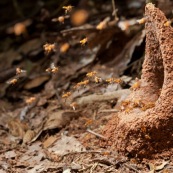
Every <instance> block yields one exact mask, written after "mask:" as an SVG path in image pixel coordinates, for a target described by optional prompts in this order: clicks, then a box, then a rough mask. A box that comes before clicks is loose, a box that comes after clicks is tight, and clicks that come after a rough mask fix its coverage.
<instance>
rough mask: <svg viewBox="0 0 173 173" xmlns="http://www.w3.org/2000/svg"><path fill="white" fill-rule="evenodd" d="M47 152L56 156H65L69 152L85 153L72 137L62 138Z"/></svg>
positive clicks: (82, 147) (83, 148)
mask: <svg viewBox="0 0 173 173" xmlns="http://www.w3.org/2000/svg"><path fill="white" fill-rule="evenodd" d="M48 150H49V152H53V153H55V154H57V155H61V156H63V155H65V154H68V153H70V152H81V151H85V150H86V149H85V147H84V146H82V145H81V143H80V142H79V141H78V140H77V139H76V138H74V137H69V136H65V135H64V136H62V137H61V139H60V140H58V141H56V142H55V143H54V145H53V147H51V148H49V149H48Z"/></svg>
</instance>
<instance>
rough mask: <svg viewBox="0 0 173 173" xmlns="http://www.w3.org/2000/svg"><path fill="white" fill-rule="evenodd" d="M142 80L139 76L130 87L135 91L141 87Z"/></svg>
mask: <svg viewBox="0 0 173 173" xmlns="http://www.w3.org/2000/svg"><path fill="white" fill-rule="evenodd" d="M140 85H141V82H140V80H139V79H138V78H136V79H135V83H134V84H133V85H132V86H131V87H130V89H131V90H133V91H135V90H137V89H139V88H140Z"/></svg>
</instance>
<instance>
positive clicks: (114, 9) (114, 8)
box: [112, 0, 119, 21]
mask: <svg viewBox="0 0 173 173" xmlns="http://www.w3.org/2000/svg"><path fill="white" fill-rule="evenodd" d="M112 8H113V12H112V16H115V21H118V20H119V18H118V15H117V12H118V9H117V8H116V6H115V0H112Z"/></svg>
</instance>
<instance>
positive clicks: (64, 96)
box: [62, 92, 71, 99]
mask: <svg viewBox="0 0 173 173" xmlns="http://www.w3.org/2000/svg"><path fill="white" fill-rule="evenodd" d="M70 96H71V92H66V93H64V94H63V95H62V98H65V99H66V98H68V97H70Z"/></svg>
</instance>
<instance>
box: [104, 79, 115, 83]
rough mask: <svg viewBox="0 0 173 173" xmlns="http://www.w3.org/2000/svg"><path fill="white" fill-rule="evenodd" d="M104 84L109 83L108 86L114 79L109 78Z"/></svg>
mask: <svg viewBox="0 0 173 173" xmlns="http://www.w3.org/2000/svg"><path fill="white" fill-rule="evenodd" d="M106 82H107V83H109V84H111V83H113V82H114V78H109V79H106Z"/></svg>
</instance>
